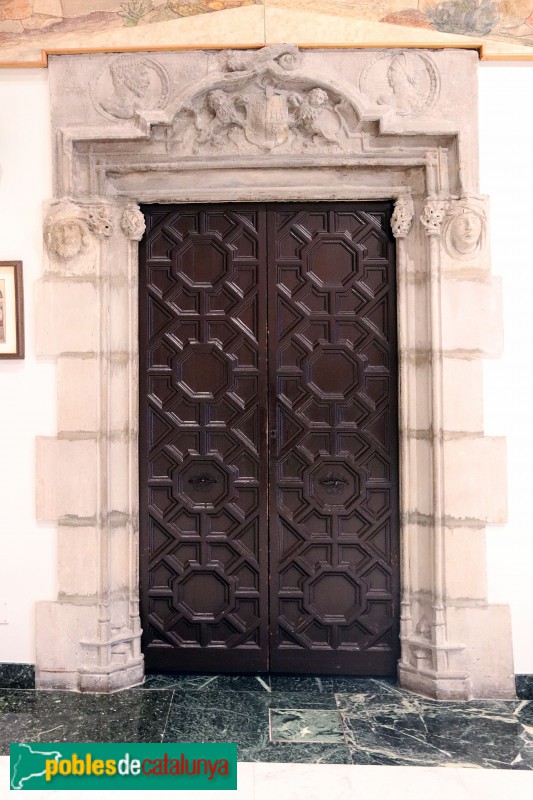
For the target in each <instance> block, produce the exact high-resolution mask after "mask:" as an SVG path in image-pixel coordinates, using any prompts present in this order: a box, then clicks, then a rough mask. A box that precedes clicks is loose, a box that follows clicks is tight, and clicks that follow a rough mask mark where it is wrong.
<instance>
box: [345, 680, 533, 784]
mask: <svg viewBox="0 0 533 800" xmlns="http://www.w3.org/2000/svg"><path fill="white" fill-rule="evenodd" d="M336 698H337V704H338V708H339V711H340V714H341V717H342V721H343V725H344V732H345V737H346V741H347V744H348V747H349V749H350V753H351V755H352V760H353V762H354V763H355V764H385V765H411V766H415V765H419V766H447V767H448V766H451V767H485V768H492V769H494V768H496V769H498V768H499V769H527V770H531V769H533V724H532V723H533V718H532V717H533V711H532V706H533V704H532V703H531V702H530V701H527V700H522V701H503V700H502V701H497V700H473V701H470V702H439V701H435V700H427V699H425V698H422V697H419V696H417V695H413V694H410V693H409V692H403V691H402V690H400V689H398V688H397V687H389V688H388V689H383V688H382V690H381V691H380V692H376V693H373V692H360V693H357V694H338V695H336Z"/></svg>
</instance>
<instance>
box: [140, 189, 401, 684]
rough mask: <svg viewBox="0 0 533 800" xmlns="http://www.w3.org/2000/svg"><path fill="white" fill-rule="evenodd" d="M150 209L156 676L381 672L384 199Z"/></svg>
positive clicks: (390, 642)
mask: <svg viewBox="0 0 533 800" xmlns="http://www.w3.org/2000/svg"><path fill="white" fill-rule="evenodd" d="M143 210H144V212H145V215H146V220H147V233H146V236H145V239H144V240H143V242H142V243H141V252H140V279H139V295H140V346H139V351H140V352H139V355H140V376H139V380H140V434H139V435H140V446H139V454H140V528H141V536H140V538H141V557H140V571H141V616H142V621H143V631H144V632H143V649H144V653H145V658H146V664H147V668H149V669H173V670H205V671H209V672H216V671H224V670H226V671H239V672H245V671H261V670H264V671H266V670H268V669H271V670H272V671H281V672H316V673H335V672H341V673H349V674H392V673H393V672H394V669H395V662H396V659H397V657H398V590H399V574H398V538H399V537H398V529H399V520H398V496H397V495H398V486H397V482H398V465H397V421H396V417H397V415H396V404H397V386H396V380H397V378H396V339H395V336H396V330H395V329H396V323H395V283H394V249H393V240H392V237H391V236H390V234H389V232H388V231H389V218H390V211H391V209H390V207H389V204H386V203H358V204H353V203H352V204H347V203H337V204H331V203H330V204H323V203H320V204H319V203H316V204H306V205H301V204H286V205H280V204H272V205H270V204H269V205H259V204H254V205H229V204H228V205H225V206H215V205H205V206H174V207H168V206H147V207H145V208H144V209H143Z"/></svg>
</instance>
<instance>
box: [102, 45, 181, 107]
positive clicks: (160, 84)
mask: <svg viewBox="0 0 533 800" xmlns="http://www.w3.org/2000/svg"><path fill="white" fill-rule="evenodd" d="M169 91H170V83H169V79H168V75H167V74H166V72H165V70H164V69H163V67H162V66H161V65H160V64H158V63H157V61H154V60H153V59H151V58H144V57H142V56H138V55H129V54H124V55H119V56H115V57H114V58H113V59H112V60H111V61H108V62H107V63H106V64H105V66H104V67H103V69H101V70H100V72H99V73H98V75H97V76H96V78H95V79H94V81H93V82H92V83H91V85H90V94H91V100H92V102H93V105H94V107H95V109H96V110H97V111H98V113H99V114H101V115H102V116H103V117H106V118H107V119H111V120H113V121H114V122H118V121H120V120H127V119H132V117H134V116H135V114H136V113H137V112H138V111H153V110H155V109H158V108H163V107H164V106H165V105H166V102H167V100H168V96H169Z"/></svg>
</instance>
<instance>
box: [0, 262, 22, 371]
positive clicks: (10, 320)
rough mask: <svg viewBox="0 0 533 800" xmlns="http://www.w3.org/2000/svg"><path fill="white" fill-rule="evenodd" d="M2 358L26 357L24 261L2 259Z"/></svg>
mask: <svg viewBox="0 0 533 800" xmlns="http://www.w3.org/2000/svg"><path fill="white" fill-rule="evenodd" d="M0 358H24V298H23V291H22V261H0Z"/></svg>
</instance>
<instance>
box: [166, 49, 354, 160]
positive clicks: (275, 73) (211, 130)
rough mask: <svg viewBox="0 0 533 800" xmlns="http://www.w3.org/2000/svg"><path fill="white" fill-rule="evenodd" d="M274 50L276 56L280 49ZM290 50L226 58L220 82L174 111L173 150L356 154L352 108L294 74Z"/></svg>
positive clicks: (297, 58)
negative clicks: (321, 151)
mask: <svg viewBox="0 0 533 800" xmlns="http://www.w3.org/2000/svg"><path fill="white" fill-rule="evenodd" d="M278 50H279V52H278ZM300 62H301V54H300V53H299V52H298V49H297V48H295V47H294V48H293V47H291V46H290V45H289V46H287V45H285V46H284V47H283V49H282V46H272V47H271V48H270V47H266V48H264V49H263V50H261V51H259V52H258V53H254V54H247V55H242V54H231V53H230V54H229V55H228V56H227V60H226V63H225V65H224V68H223V70H222V75H221V77H220V80H218V81H216V83H215V86H214V85H213V83H212V84H211V86H210V87H209V88H208V89H205V90H204V91H202V92H200V93H197V94H196V95H194V96H193V97H192V98H191V99H190V100H189V101H188V102H186V103H185V104H184V105H183V106H182V107H181V108H180V110H178V112H177V114H176V116H175V118H174V122H173V126H172V134H171V137H170V139H171V146H175V147H177V148H178V149H179V152H180V154H182V155H196V154H202V153H204V152H209V153H213V152H216V151H222V150H224V151H226V152H228V151H229V152H239V153H246V152H249V153H250V154H253V153H257V152H258V151H261V152H262V153H270V152H273V151H275V152H276V153H284V152H306V151H307V150H325V151H326V152H329V151H343V150H347V149H351V150H352V149H356V147H355V146H354V143H353V140H354V139H360V138H361V135H362V130H361V123H360V119H359V114H358V112H357V110H356V108H355V107H354V106H353V105H352V103H350V102H349V100H347V99H346V98H345V97H342V96H341V94H340V93H336V92H334V91H332V90H331V89H330V88H328V87H327V86H326V85H323V86H319V85H316V84H313V83H310V82H309V79H307V80H306V79H305V77H303V76H302V77H299V72H298V68H299V66H300Z"/></svg>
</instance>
